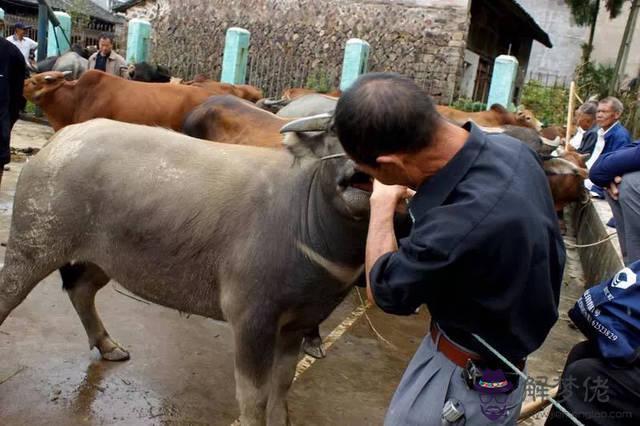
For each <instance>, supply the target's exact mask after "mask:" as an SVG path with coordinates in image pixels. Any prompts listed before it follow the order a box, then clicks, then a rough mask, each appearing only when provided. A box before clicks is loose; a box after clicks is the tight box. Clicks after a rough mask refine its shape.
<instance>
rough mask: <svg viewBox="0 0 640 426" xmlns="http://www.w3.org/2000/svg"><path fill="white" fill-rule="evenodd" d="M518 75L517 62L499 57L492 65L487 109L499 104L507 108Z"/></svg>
mask: <svg viewBox="0 0 640 426" xmlns="http://www.w3.org/2000/svg"><path fill="white" fill-rule="evenodd" d="M517 75H518V60H517V59H516V58H515V57H513V56H509V55H500V56H498V57H497V58H496V61H495V62H494V64H493V75H492V77H491V86H490V87H489V99H488V100H487V108H489V107H491V105H493V104H500V105H502V106H504V107H505V108H508V107H509V105H510V104H511V102H512V100H513V89H514V87H515V85H516V77H517Z"/></svg>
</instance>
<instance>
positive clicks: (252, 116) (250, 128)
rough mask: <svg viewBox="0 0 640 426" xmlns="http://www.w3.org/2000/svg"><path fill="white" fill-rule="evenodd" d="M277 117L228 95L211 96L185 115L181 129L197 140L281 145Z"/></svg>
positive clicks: (287, 120)
mask: <svg viewBox="0 0 640 426" xmlns="http://www.w3.org/2000/svg"><path fill="white" fill-rule="evenodd" d="M289 121H291V120H289V119H284V118H280V117H278V116H277V115H274V114H271V113H270V112H268V111H265V110H263V109H260V108H258V107H257V106H255V105H253V104H251V103H249V102H247V101H245V100H242V99H238V98H237V97H235V96H231V95H222V96H212V97H210V98H209V99H207V101H206V102H204V103H203V104H202V105H199V106H198V107H197V108H195V109H194V110H193V111H191V112H190V113H189V115H187V117H186V118H185V121H184V126H183V132H184V133H185V134H187V135H189V136H193V137H196V138H199V139H207V140H210V141H216V142H225V143H231V144H239V145H254V146H263V147H269V148H283V145H282V135H281V134H280V129H281V128H282V126H284V125H285V124H287V123H288V122H289Z"/></svg>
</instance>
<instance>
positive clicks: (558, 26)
mask: <svg viewBox="0 0 640 426" xmlns="http://www.w3.org/2000/svg"><path fill="white" fill-rule="evenodd" d="M518 3H520V4H521V5H522V6H523V7H524V8H525V9H526V10H527V12H529V14H530V15H531V16H532V17H533V18H534V19H535V20H536V22H537V23H538V25H540V27H541V28H542V29H543V30H545V31H546V32H547V33H548V34H549V38H550V39H551V43H552V44H553V48H551V49H549V48H548V47H546V46H543V45H542V44H540V43H538V42H537V41H534V42H533V48H532V50H531V59H530V60H529V71H528V72H529V73H533V74H537V73H540V74H551V75H558V76H561V77H568V76H571V75H573V72H574V70H575V68H576V66H577V65H578V64H579V63H580V58H581V56H582V50H581V49H580V45H581V44H582V43H584V42H586V41H587V39H588V37H589V28H588V27H578V26H577V25H575V24H574V23H573V22H572V19H571V12H570V10H569V7H568V6H567V5H566V3H565V2H564V0H518Z"/></svg>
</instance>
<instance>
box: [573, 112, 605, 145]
mask: <svg viewBox="0 0 640 426" xmlns="http://www.w3.org/2000/svg"><path fill="white" fill-rule="evenodd" d="M597 112H598V104H597V103H596V102H586V103H584V104H582V105H581V106H580V108H578V110H577V111H576V124H577V125H578V128H577V131H576V135H575V136H574V137H573V139H571V144H572V145H573V146H574V148H576V149H577V150H578V152H579V153H580V154H588V155H589V156H591V154H593V150H594V148H595V147H596V142H598V129H599V127H598V124H597V123H596V113H597Z"/></svg>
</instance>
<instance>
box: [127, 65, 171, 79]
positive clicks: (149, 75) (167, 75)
mask: <svg viewBox="0 0 640 426" xmlns="http://www.w3.org/2000/svg"><path fill="white" fill-rule="evenodd" d="M129 78H130V79H131V80H136V81H146V82H147V83H168V82H169V81H171V72H170V71H169V69H168V68H167V67H164V66H162V65H152V64H150V63H148V62H138V63H136V64H132V65H129Z"/></svg>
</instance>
